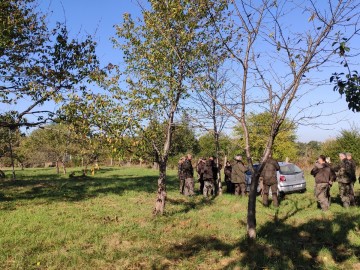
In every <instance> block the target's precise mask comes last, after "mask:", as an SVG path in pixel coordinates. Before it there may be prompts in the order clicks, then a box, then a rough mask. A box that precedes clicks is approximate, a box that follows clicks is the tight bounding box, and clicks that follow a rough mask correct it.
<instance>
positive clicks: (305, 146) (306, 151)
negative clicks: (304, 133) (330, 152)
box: [297, 141, 322, 165]
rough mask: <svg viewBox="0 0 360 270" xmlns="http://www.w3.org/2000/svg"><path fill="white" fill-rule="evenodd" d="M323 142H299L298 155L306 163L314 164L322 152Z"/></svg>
mask: <svg viewBox="0 0 360 270" xmlns="http://www.w3.org/2000/svg"><path fill="white" fill-rule="evenodd" d="M321 147H322V143H321V142H318V141H310V142H308V143H301V142H298V143H297V148H298V157H299V161H301V162H302V163H303V164H304V165H312V164H313V163H314V161H315V160H317V158H318V156H319V155H321V154H322V152H321Z"/></svg>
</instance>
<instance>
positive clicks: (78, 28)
mask: <svg viewBox="0 0 360 270" xmlns="http://www.w3.org/2000/svg"><path fill="white" fill-rule="evenodd" d="M40 8H41V10H43V11H44V12H46V11H52V13H50V16H49V18H48V20H49V23H50V24H53V23H55V22H56V21H66V24H67V26H68V28H69V30H70V32H71V35H74V36H75V35H77V34H78V33H80V35H84V33H87V34H91V35H94V36H95V39H96V40H97V42H98V44H99V46H98V50H97V52H98V55H99V58H100V60H101V62H102V63H103V64H106V63H109V62H111V63H115V64H118V63H120V62H121V60H122V56H121V52H120V51H119V49H114V48H113V46H112V43H111V41H110V39H111V37H113V36H114V35H115V29H114V27H113V26H114V25H116V24H120V23H121V22H122V15H123V14H124V13H131V14H132V15H134V16H135V17H136V16H138V15H139V14H140V8H139V7H138V5H137V2H136V1H133V0H103V1H99V0H51V1H46V0H40ZM319 76H320V77H323V76H324V74H322V75H321V74H320V75H319ZM325 76H328V74H327V73H326V74H325ZM314 100H318V101H321V100H322V101H325V102H332V103H330V104H327V105H323V106H316V107H313V108H311V111H313V113H314V114H316V113H318V112H320V111H321V112H323V113H324V114H330V113H331V112H333V111H334V112H335V111H336V112H338V111H343V112H342V113H339V114H335V115H332V116H330V117H323V118H321V119H316V120H314V121H316V122H317V123H318V122H321V123H324V125H320V126H319V125H317V126H316V127H315V126H313V125H310V126H299V128H298V132H297V135H298V140H299V141H302V142H307V141H310V140H318V141H324V140H326V139H329V138H334V137H336V136H337V135H338V134H339V131H340V130H341V129H348V128H349V127H350V126H352V125H353V126H354V125H355V126H357V127H358V128H360V113H353V112H351V111H349V110H347V104H346V102H345V100H344V98H342V99H341V98H340V96H339V94H338V93H336V92H334V91H333V90H332V86H325V85H324V86H323V87H318V89H316V90H315V91H314V92H312V93H311V94H309V95H308V96H307V97H306V98H305V99H304V100H302V101H301V103H300V104H295V106H294V107H293V111H292V113H293V114H295V113H296V108H297V107H296V106H306V105H308V104H310V103H311V102H313V101H314ZM330 123H336V124H335V125H327V124H330Z"/></svg>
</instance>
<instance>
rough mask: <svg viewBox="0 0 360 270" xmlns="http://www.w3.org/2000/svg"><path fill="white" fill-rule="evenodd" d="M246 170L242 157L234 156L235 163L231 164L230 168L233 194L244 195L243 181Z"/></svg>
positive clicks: (244, 185) (244, 183) (244, 184)
mask: <svg viewBox="0 0 360 270" xmlns="http://www.w3.org/2000/svg"><path fill="white" fill-rule="evenodd" d="M246 171H247V169H246V167H245V165H244V163H243V162H242V157H241V156H240V155H237V156H236V157H235V163H234V164H233V165H232V170H231V182H232V183H233V184H234V189H235V195H240V194H241V196H245V192H246V182H245V172H246Z"/></svg>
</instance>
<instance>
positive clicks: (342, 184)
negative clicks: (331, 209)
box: [334, 153, 354, 208]
mask: <svg viewBox="0 0 360 270" xmlns="http://www.w3.org/2000/svg"><path fill="white" fill-rule="evenodd" d="M339 158H340V163H339V164H338V165H337V166H335V167H334V171H335V172H336V175H337V181H338V183H339V195H340V198H341V202H342V204H343V206H344V207H345V208H347V207H349V206H350V205H352V204H354V196H353V195H352V194H354V193H353V191H352V185H351V164H350V162H349V161H348V160H347V158H346V154H345V153H340V154H339Z"/></svg>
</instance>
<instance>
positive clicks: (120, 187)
mask: <svg viewBox="0 0 360 270" xmlns="http://www.w3.org/2000/svg"><path fill="white" fill-rule="evenodd" d="M110 170H111V169H110ZM124 173H126V172H124ZM157 179H158V177H157V176H156V175H151V176H135V175H129V174H128V175H126V174H124V175H121V174H119V175H116V176H115V175H114V176H100V175H99V174H97V175H95V176H86V177H81V176H77V177H75V178H66V179H64V178H62V177H61V176H59V175H57V174H54V175H52V174H47V175H45V176H44V178H42V176H29V177H26V179H25V177H24V178H23V179H21V180H16V181H1V182H0V202H1V201H3V202H14V201H17V200H31V199H46V200H48V201H80V200H85V199H89V198H93V197H96V196H99V195H102V194H117V195H123V194H124V192H129V191H134V192H147V193H155V192H156V188H157ZM167 186H168V188H170V189H172V188H175V186H177V181H176V178H175V177H171V176H170V177H168V179H167Z"/></svg>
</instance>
